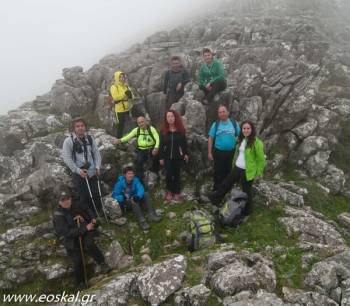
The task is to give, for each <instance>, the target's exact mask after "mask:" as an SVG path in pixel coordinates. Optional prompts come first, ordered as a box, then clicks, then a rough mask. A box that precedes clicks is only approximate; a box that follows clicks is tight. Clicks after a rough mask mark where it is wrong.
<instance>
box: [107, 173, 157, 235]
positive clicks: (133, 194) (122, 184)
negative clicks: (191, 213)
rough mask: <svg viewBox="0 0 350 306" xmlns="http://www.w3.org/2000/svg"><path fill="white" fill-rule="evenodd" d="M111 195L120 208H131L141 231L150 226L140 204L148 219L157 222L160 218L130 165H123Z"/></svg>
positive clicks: (146, 229)
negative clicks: (121, 173) (121, 172)
mask: <svg viewBox="0 0 350 306" xmlns="http://www.w3.org/2000/svg"><path fill="white" fill-rule="evenodd" d="M112 197H113V198H114V199H115V200H117V201H118V203H119V205H120V206H121V209H122V210H124V211H125V210H126V209H128V208H131V209H132V211H133V213H134V215H135V217H136V219H137V221H138V223H139V225H140V228H141V229H142V230H143V231H148V230H149V228H150V227H149V225H148V223H147V221H146V219H145V217H144V215H143V212H142V209H141V205H142V206H145V208H146V210H147V212H148V219H149V221H154V222H158V221H160V219H161V218H160V216H158V215H157V213H156V211H155V209H154V207H153V205H152V202H151V197H150V196H149V194H148V192H145V189H144V187H143V185H142V184H141V182H140V180H139V179H138V177H136V176H135V171H134V168H133V167H132V166H126V167H124V169H123V175H121V176H119V178H118V181H117V183H116V184H115V186H114V190H113V193H112Z"/></svg>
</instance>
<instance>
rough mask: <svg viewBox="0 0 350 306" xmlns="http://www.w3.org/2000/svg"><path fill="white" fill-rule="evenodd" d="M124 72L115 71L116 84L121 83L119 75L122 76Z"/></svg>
mask: <svg viewBox="0 0 350 306" xmlns="http://www.w3.org/2000/svg"><path fill="white" fill-rule="evenodd" d="M123 73H124V72H123V71H121V70H118V71H116V72H115V73H114V84H115V85H116V86H117V85H119V84H121V83H120V81H119V77H120V75H121V74H123Z"/></svg>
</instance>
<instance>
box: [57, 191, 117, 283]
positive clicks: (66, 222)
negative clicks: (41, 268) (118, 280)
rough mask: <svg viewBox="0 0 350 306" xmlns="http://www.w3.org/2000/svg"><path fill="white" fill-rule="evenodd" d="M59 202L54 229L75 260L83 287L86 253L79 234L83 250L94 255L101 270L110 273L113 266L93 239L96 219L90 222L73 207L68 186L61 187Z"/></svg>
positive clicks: (75, 268)
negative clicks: (84, 257) (108, 262)
mask: <svg viewBox="0 0 350 306" xmlns="http://www.w3.org/2000/svg"><path fill="white" fill-rule="evenodd" d="M58 204H59V205H58V207H57V208H56V210H55V212H54V214H53V225H54V229H55V232H56V234H57V235H58V236H59V239H60V241H61V242H62V243H63V245H64V247H65V248H66V251H67V255H68V256H69V257H70V258H71V259H72V260H73V265H74V274H75V279H76V282H77V285H78V286H79V287H83V286H84V273H85V271H84V267H83V259H82V255H83V256H84V254H82V252H81V249H80V245H79V236H80V237H81V240H82V245H83V250H84V251H83V252H84V253H85V254H89V255H91V256H92V257H93V259H94V260H95V262H96V263H97V264H98V265H99V266H100V267H101V272H102V273H108V272H109V271H110V270H111V268H110V267H109V266H108V264H107V263H106V262H105V258H104V256H103V254H102V252H101V251H100V249H99V248H98V247H97V246H96V244H95V243H94V241H93V237H92V231H93V230H94V229H95V228H96V220H95V219H92V220H91V221H90V223H88V222H87V221H86V220H85V219H84V218H83V216H82V214H83V213H84V212H83V211H79V213H77V212H76V211H74V210H73V209H72V197H71V193H70V190H69V189H68V188H67V187H63V188H61V190H60V194H59V202H58ZM87 215H88V213H87ZM78 225H79V226H78Z"/></svg>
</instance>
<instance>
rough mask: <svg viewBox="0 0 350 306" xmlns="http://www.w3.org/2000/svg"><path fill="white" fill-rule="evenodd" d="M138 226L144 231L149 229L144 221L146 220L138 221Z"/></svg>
mask: <svg viewBox="0 0 350 306" xmlns="http://www.w3.org/2000/svg"><path fill="white" fill-rule="evenodd" d="M140 228H141V229H142V230H143V231H144V232H148V231H149V228H150V227H149V225H148V223H147V222H146V220H144V221H142V222H140Z"/></svg>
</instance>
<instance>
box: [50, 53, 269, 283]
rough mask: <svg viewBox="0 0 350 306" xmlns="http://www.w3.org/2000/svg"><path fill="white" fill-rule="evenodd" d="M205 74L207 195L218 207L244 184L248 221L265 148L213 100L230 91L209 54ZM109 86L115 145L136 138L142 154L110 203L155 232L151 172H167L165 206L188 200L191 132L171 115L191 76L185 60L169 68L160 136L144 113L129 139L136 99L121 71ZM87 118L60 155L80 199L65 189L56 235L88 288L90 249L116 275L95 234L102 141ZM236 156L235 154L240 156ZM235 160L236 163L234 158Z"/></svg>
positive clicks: (249, 127)
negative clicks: (185, 174)
mask: <svg viewBox="0 0 350 306" xmlns="http://www.w3.org/2000/svg"><path fill="white" fill-rule="evenodd" d="M202 55H203V60H204V63H203V64H202V66H201V68H200V72H199V85H200V89H201V90H203V92H204V98H203V99H202V101H201V102H202V103H203V105H205V106H206V108H207V120H209V121H210V129H209V132H208V159H209V160H210V161H212V162H213V188H212V190H210V192H209V199H210V201H211V203H212V204H213V205H215V206H217V207H220V206H222V201H223V199H224V197H225V195H226V194H227V193H228V191H230V190H231V188H232V186H233V185H234V184H235V183H241V186H242V190H243V192H244V193H246V194H247V204H246V206H245V209H244V211H243V214H244V215H245V216H247V215H249V214H250V213H251V211H252V195H251V187H252V184H253V182H254V179H255V178H256V177H258V176H260V175H262V173H263V170H264V166H265V154H264V145H263V143H262V141H261V140H260V139H259V138H258V137H257V136H256V130H255V125H254V123H252V122H251V121H249V120H245V121H243V122H241V123H240V124H239V123H238V122H237V121H236V120H235V119H234V118H232V116H231V115H230V113H229V110H228V109H227V106H225V105H219V106H217V105H215V103H214V102H213V101H214V96H215V94H217V93H218V92H220V91H222V90H224V89H225V88H226V79H225V73H224V69H223V65H222V63H221V62H220V60H218V59H216V58H214V57H213V53H212V51H211V50H210V49H207V48H205V49H204V50H203V53H202ZM114 77H115V81H114V84H113V85H112V86H111V88H110V103H111V104H112V105H113V107H114V110H115V113H116V118H117V131H116V138H114V139H113V140H112V143H113V144H114V145H116V146H118V145H120V144H122V143H127V142H129V141H130V140H131V139H135V143H136V147H137V154H136V160H135V162H134V164H135V167H134V166H133V165H126V166H124V167H123V170H122V175H120V176H119V178H118V179H117V181H116V183H115V186H114V190H113V193H112V197H113V198H114V199H115V200H116V202H117V203H118V205H120V207H121V209H122V211H123V212H125V211H126V210H131V211H132V212H133V213H134V215H135V217H136V219H137V222H138V224H139V226H140V228H141V229H142V230H143V231H147V230H148V229H149V227H150V226H149V224H148V222H147V221H146V218H145V215H144V213H143V210H146V211H147V214H148V221H150V222H159V221H160V220H161V217H160V216H159V215H158V214H157V212H156V211H155V209H154V207H153V204H152V200H151V197H150V195H149V194H148V192H147V184H145V183H146V182H145V181H147V180H146V178H145V173H146V171H153V172H156V173H157V172H158V171H159V169H160V167H164V169H165V174H166V175H165V177H166V178H165V185H166V191H165V194H164V202H165V203H170V202H173V203H177V204H180V203H181V202H182V196H181V170H182V168H183V166H184V163H187V162H188V161H189V159H190V158H191V152H189V150H188V146H187V140H186V129H185V126H184V124H183V122H182V119H181V116H180V115H179V113H178V112H176V111H175V110H173V109H171V105H172V104H173V103H175V102H177V101H178V100H179V99H180V98H181V97H182V96H183V94H184V86H185V85H186V84H187V83H188V82H189V81H190V76H189V73H188V72H187V71H186V69H184V68H183V67H182V63H181V58H180V57H178V56H173V57H172V58H171V59H170V69H169V70H168V71H167V72H166V73H165V76H164V94H166V105H165V109H166V111H165V114H164V117H163V122H162V126H161V128H160V130H159V132H158V131H157V129H156V128H155V127H154V126H152V125H150V123H149V122H148V120H147V119H146V117H145V115H140V116H138V117H137V120H136V122H137V127H135V128H134V129H132V130H131V131H130V132H129V133H127V134H126V135H124V129H125V122H126V118H127V116H129V112H130V110H131V107H132V100H133V97H134V94H133V93H132V90H131V88H130V87H129V85H128V82H127V78H126V75H125V73H123V72H122V71H117V72H116V73H115V75H114ZM87 129H88V126H87V123H86V122H85V121H84V119H82V118H76V119H74V120H73V121H72V125H71V134H70V136H68V137H67V138H66V139H65V141H64V143H63V149H62V158H63V160H64V162H65V164H66V165H67V166H68V168H69V169H70V171H71V173H72V181H73V185H74V187H75V189H76V190H77V192H78V194H79V200H78V201H77V202H76V203H73V204H72V194H71V191H70V190H69V189H68V188H67V187H66V186H63V187H62V188H61V190H60V193H59V194H60V196H59V201H58V202H59V203H58V204H59V205H58V207H57V209H56V210H55V211H54V215H53V223H54V228H55V231H56V234H57V235H58V236H59V239H60V240H61V241H62V242H63V245H64V246H65V248H66V250H67V254H68V256H70V257H71V258H72V260H73V263H74V271H75V277H76V282H77V284H78V285H79V286H81V285H82V284H84V283H85V284H86V271H85V272H84V273H82V270H83V268H84V265H85V263H84V256H83V254H84V250H85V251H86V252H87V253H88V254H90V255H91V256H92V257H93V258H94V260H95V261H96V263H97V264H98V265H99V267H100V269H101V270H102V271H103V272H108V271H110V267H109V266H108V265H107V264H106V262H105V259H104V256H103V254H102V252H101V251H100V250H99V248H98V247H97V246H96V245H95V243H94V241H93V235H92V233H93V232H94V230H95V229H96V227H97V226H98V222H97V220H98V219H99V218H98V217H99V216H100V215H103V216H104V217H105V218H106V219H107V214H106V211H105V210H104V205H103V203H102V197H101V186H100V179H99V177H100V171H101V163H102V159H101V154H100V152H99V149H98V147H97V145H96V141H95V139H94V137H93V136H92V135H90V134H89V133H88V131H87ZM235 153H237V154H235ZM235 155H236V158H235Z"/></svg>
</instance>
